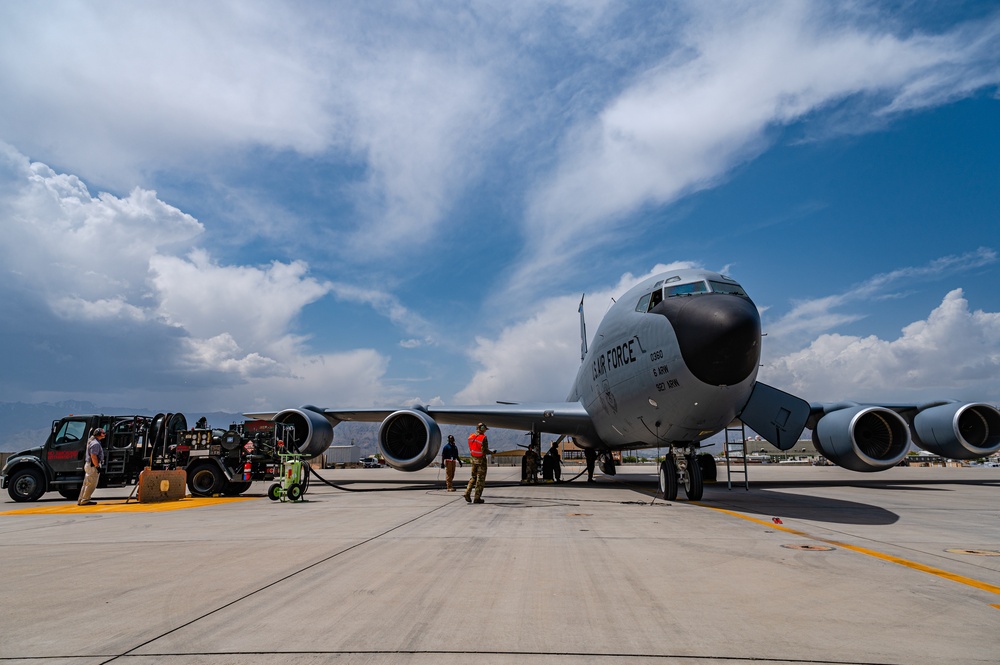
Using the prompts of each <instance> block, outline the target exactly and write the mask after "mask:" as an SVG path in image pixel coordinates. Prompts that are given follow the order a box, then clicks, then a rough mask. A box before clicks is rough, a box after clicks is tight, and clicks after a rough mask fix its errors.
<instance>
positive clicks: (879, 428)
mask: <svg viewBox="0 0 1000 665" xmlns="http://www.w3.org/2000/svg"><path fill="white" fill-rule="evenodd" d="M740 419H741V420H742V421H743V422H744V423H746V424H747V425H749V426H750V427H751V429H753V430H754V431H755V432H757V433H758V434H760V435H761V436H763V437H764V438H765V439H767V440H768V441H770V442H771V443H772V444H774V445H775V446H777V447H778V448H779V449H781V450H789V449H790V448H791V447H792V446H794V445H795V443H796V440H797V439H798V438H799V437H800V436H801V435H802V432H803V430H804V429H805V428H806V427H808V428H809V429H811V430H812V442H813V445H814V446H815V447H816V449H817V450H818V451H819V452H820V454H822V455H823V456H824V457H826V458H827V459H828V460H830V461H832V462H834V463H835V464H837V465H838V466H841V467H844V468H845V469H852V470H854V471H882V470H884V469H888V468H891V467H893V466H895V465H896V464H899V463H900V462H902V461H903V460H904V459H905V457H906V455H907V453H909V451H910V446H911V442H912V443H915V444H916V445H918V446H920V447H922V448H924V449H925V450H929V451H930V452H932V453H935V454H937V455H940V456H942V457H946V458H951V459H963V460H964V459H976V458H978V457H985V456H987V455H991V454H993V453H995V452H997V451H998V450H1000V411H998V410H997V409H996V408H995V407H993V406H991V405H989V404H983V403H977V402H972V403H966V402H958V401H953V400H939V401H934V402H923V403H920V404H916V403H913V404H890V403H881V404H872V403H859V402H812V403H807V402H805V401H804V400H802V399H799V398H798V397H795V396H794V395H789V394H788V393H785V392H782V391H780V390H778V389H776V388H772V387H771V386H768V385H766V384H763V383H760V382H758V383H757V384H756V385H755V386H754V391H753V393H752V394H751V396H750V400H749V401H748V402H747V404H746V406H745V407H744V408H743V412H742V413H741V414H740Z"/></svg>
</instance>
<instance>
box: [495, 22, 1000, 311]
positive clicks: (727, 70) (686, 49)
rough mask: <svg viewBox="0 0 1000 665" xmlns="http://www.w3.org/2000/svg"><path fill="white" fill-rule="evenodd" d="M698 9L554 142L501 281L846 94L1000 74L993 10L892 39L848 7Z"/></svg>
mask: <svg viewBox="0 0 1000 665" xmlns="http://www.w3.org/2000/svg"><path fill="white" fill-rule="evenodd" d="M698 7H699V8H700V9H695V10H693V11H692V12H691V14H690V15H689V17H688V18H689V20H688V21H687V22H686V24H685V27H684V29H683V30H682V32H681V33H680V36H679V39H680V43H679V44H677V45H676V47H675V48H674V49H673V50H672V51H671V52H670V53H668V54H667V55H666V56H664V57H663V58H662V60H661V61H660V62H658V63H655V64H653V65H652V66H650V67H648V68H647V69H646V70H645V71H643V72H642V73H641V74H640V75H638V76H637V77H636V78H635V80H634V82H633V83H632V84H631V85H628V86H627V87H626V88H625V89H624V90H622V91H621V92H620V94H618V95H617V96H616V97H614V98H613V99H610V100H609V101H608V102H607V103H606V104H605V105H604V107H603V108H602V109H601V110H600V112H599V113H597V114H596V115H595V116H594V117H592V118H589V117H588V118H586V119H584V120H582V121H581V122H579V124H578V125H577V126H576V127H575V128H573V129H572V130H571V131H570V132H568V134H567V136H566V138H565V139H564V140H563V141H562V148H561V154H560V158H559V162H558V164H557V166H556V167H555V169H554V170H553V172H552V173H551V175H550V176H549V177H547V178H544V179H543V180H542V181H541V184H540V186H539V187H538V188H537V190H536V191H535V192H534V194H533V195H532V196H531V198H530V200H529V206H528V212H527V216H526V219H525V224H524V232H525V234H526V236H527V238H528V240H529V243H528V246H529V247H530V248H531V250H530V252H529V253H528V255H527V257H526V260H525V263H524V265H523V266H521V268H520V270H519V271H518V272H517V274H516V275H515V276H514V277H513V279H512V286H511V288H512V290H514V291H517V290H520V289H526V288H530V285H531V284H532V283H534V282H536V281H537V278H538V276H539V275H540V274H541V273H543V272H551V271H552V270H553V268H554V267H555V268H560V267H562V266H568V265H570V264H571V262H572V260H573V259H574V258H576V257H578V256H580V255H581V254H583V253H585V252H587V251H589V250H591V249H592V248H594V247H597V246H600V245H602V244H604V243H606V242H609V241H610V240H612V239H613V238H614V234H615V233H616V232H617V231H618V230H619V229H620V228H621V226H622V225H623V224H624V223H625V220H627V219H628V220H631V219H632V218H631V217H629V215H631V214H632V213H635V212H636V211H637V210H639V209H640V208H642V207H643V206H649V205H663V204H666V203H669V202H671V201H674V200H676V199H677V198H679V197H680V196H682V195H685V194H688V193H690V192H692V191H695V190H698V189H702V188H705V187H709V186H711V185H713V184H715V183H717V182H718V181H719V180H720V179H721V178H724V177H725V175H726V174H727V173H728V172H729V171H730V170H731V169H732V168H733V167H734V166H736V165H738V164H739V163H741V162H743V161H746V160H748V159H750V158H752V157H755V156H757V155H758V154H760V153H761V152H762V151H763V150H764V149H766V148H767V147H768V146H769V145H770V144H771V142H772V140H773V139H772V138H771V137H770V134H771V130H772V129H773V128H776V127H781V126H785V125H789V124H791V123H794V122H798V121H801V120H803V119H805V118H807V117H808V116H809V114H811V113H814V112H816V111H818V110H820V109H823V108H826V107H829V106H830V105H832V104H835V103H846V101H847V100H850V104H848V107H849V108H853V109H856V110H857V112H856V114H854V115H853V117H855V118H856V117H869V116H871V114H872V113H875V114H882V115H889V114H894V113H899V112H901V111H905V110H910V109H913V108H919V107H922V106H924V105H932V104H938V103H941V102H942V101H945V100H950V99H954V98H957V97H960V96H963V95H966V94H968V93H969V92H970V91H971V90H973V89H976V88H981V87H983V86H996V85H997V83H998V82H1000V66H998V56H997V53H1000V19H997V18H996V17H994V18H993V19H992V20H989V21H986V22H982V23H977V24H970V25H966V26H959V27H958V28H956V29H954V30H953V31H952V32H949V33H945V34H940V35H928V34H922V33H920V32H912V33H909V34H906V35H897V34H894V33H893V32H892V31H891V28H890V27H888V26H887V22H886V21H879V20H877V18H878V17H875V16H873V15H872V14H870V13H866V14H864V15H862V16H856V15H853V13H852V12H853V11H854V7H853V6H848V7H847V8H846V9H844V8H843V7H841V8H830V7H829V6H827V5H815V4H808V3H790V2H786V3H765V4H759V5H739V6H738V7H734V6H732V5H725V6H722V7H720V6H717V5H703V4H699V5H698ZM873 19H876V20H873ZM969 72H975V76H972V78H971V79H970V78H969ZM868 124H870V123H868Z"/></svg>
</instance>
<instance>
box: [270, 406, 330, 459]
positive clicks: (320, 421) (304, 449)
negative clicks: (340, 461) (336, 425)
mask: <svg viewBox="0 0 1000 665" xmlns="http://www.w3.org/2000/svg"><path fill="white" fill-rule="evenodd" d="M274 422H276V423H282V424H285V425H292V426H294V427H295V434H294V436H293V438H292V440H291V441H290V443H291V447H292V448H294V449H295V450H297V451H298V452H299V453H301V454H303V455H308V456H309V457H315V456H316V455H322V454H323V453H324V452H326V449H327V448H329V447H330V444H331V443H333V425H331V424H330V421H329V420H327V419H326V416H324V415H323V414H322V413H321V412H320V410H319V409H318V408H316V407H315V406H308V405H307V406H301V407H299V408H297V409H285V410H284V411H282V412H281V413H279V414H278V415H276V416H275V417H274Z"/></svg>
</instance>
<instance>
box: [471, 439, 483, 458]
mask: <svg viewBox="0 0 1000 665" xmlns="http://www.w3.org/2000/svg"><path fill="white" fill-rule="evenodd" d="M485 441H486V435H485V434H470V435H469V454H470V455H472V456H473V457H482V456H483V443H484V442H485Z"/></svg>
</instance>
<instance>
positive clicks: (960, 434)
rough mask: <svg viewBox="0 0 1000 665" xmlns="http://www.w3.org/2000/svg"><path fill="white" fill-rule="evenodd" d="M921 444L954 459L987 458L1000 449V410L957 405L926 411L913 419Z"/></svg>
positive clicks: (979, 406)
mask: <svg viewBox="0 0 1000 665" xmlns="http://www.w3.org/2000/svg"><path fill="white" fill-rule="evenodd" d="M913 429H914V430H915V432H916V435H917V436H916V439H917V442H918V443H919V444H920V445H921V446H922V447H923V448H924V449H925V450H929V451H930V452H932V453H935V454H937V455H941V456H942V457H948V458H951V459H975V458H977V457H986V456H987V455H992V454H993V453H995V452H996V451H998V450H1000V411H997V410H996V409H995V408H993V407H992V406H990V405H988V404H976V403H973V404H963V403H962V402H953V403H951V404H942V405H940V406H934V407H931V408H929V409H924V410H923V411H921V412H920V413H918V414H917V415H916V417H915V418H914V419H913Z"/></svg>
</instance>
